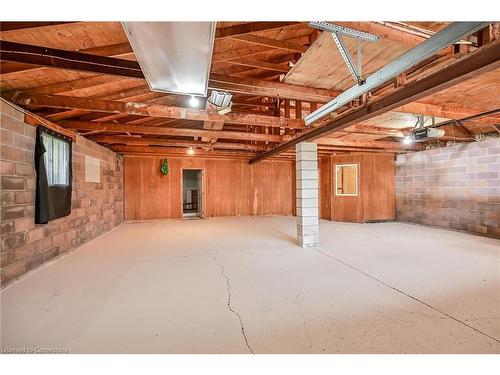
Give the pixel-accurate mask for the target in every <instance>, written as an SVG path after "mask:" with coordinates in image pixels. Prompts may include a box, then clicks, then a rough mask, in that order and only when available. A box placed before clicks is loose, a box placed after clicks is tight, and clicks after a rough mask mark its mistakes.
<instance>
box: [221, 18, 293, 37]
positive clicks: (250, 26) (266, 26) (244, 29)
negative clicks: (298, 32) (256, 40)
mask: <svg viewBox="0 0 500 375" xmlns="http://www.w3.org/2000/svg"><path fill="white" fill-rule="evenodd" d="M298 24H300V22H249V23H244V24H240V25H234V26H228V27H222V28H220V29H217V31H216V32H215V38H216V39H222V38H231V37H234V36H237V35H242V34H249V33H253V32H255V31H264V30H275V29H282V28H285V27H290V26H296V25H298Z"/></svg>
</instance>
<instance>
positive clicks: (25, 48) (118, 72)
mask: <svg viewBox="0 0 500 375" xmlns="http://www.w3.org/2000/svg"><path fill="white" fill-rule="evenodd" d="M0 52H1V53H2V59H4V60H13V61H20V62H28V63H35V64H38V65H43V66H48V67H55V68H62V69H71V70H77V71H85V72H91V73H104V74H110V75H115V76H124V77H131V78H144V76H143V73H142V71H141V70H140V66H139V64H138V63H137V62H136V61H131V60H124V59H118V58H113V57H107V56H97V55H92V54H89V53H81V52H74V51H65V50H58V49H54V48H44V47H38V46H32V45H26V44H20V43H12V42H2V43H1V45H0ZM209 87H210V88H211V89H216V90H227V91H231V92H236V93H243V94H250V95H260V96H272V97H281V98H288V99H296V100H304V101H312V102H318V103H326V102H328V101H330V100H331V99H333V98H334V97H335V96H337V95H338V94H339V92H338V91H333V90H325V89H317V88H312V87H304V86H295V85H289V84H285V83H279V82H271V81H265V80H259V79H253V78H240V77H229V76H223V75H220V74H211V75H210V81H209Z"/></svg>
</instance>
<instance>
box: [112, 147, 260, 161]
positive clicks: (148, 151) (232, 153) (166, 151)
mask: <svg viewBox="0 0 500 375" xmlns="http://www.w3.org/2000/svg"><path fill="white" fill-rule="evenodd" d="M109 148H110V149H111V150H113V151H114V152H117V153H119V154H123V155H152V156H156V155H162V156H168V157H190V158H199V157H203V158H207V159H233V160H234V159H243V160H248V159H250V158H251V157H252V156H254V155H255V152H251V151H241V150H202V149H194V155H187V154H186V151H187V149H186V148H182V147H164V146H130V145H114V146H110V147H109Z"/></svg>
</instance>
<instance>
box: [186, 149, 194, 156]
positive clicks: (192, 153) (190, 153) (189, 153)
mask: <svg viewBox="0 0 500 375" xmlns="http://www.w3.org/2000/svg"><path fill="white" fill-rule="evenodd" d="M187 153H188V155H194V150H193V148H192V147H189V149H188V151H187Z"/></svg>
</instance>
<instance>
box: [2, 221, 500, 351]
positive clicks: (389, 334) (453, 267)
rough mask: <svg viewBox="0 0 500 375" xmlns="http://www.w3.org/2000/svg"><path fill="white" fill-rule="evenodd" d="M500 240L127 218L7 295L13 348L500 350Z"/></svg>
mask: <svg viewBox="0 0 500 375" xmlns="http://www.w3.org/2000/svg"><path fill="white" fill-rule="evenodd" d="M499 245H500V241H498V240H494V239H488V238H483V237H478V236H473V235H467V234H463V233H457V232H451V231H446V230H439V229H431V228H426V227H420V226H416V225H410V224H401V223H384V224H365V225H358V224H347V223H332V222H327V221H322V222H321V246H320V247H319V248H318V249H301V248H299V247H297V246H295V219H294V218H293V217H266V218H224V219H210V220H190V221H157V222H147V223H135V224H125V225H122V226H120V227H118V228H117V229H115V230H113V231H111V232H110V233H108V234H106V235H104V236H103V237H101V238H99V239H97V240H95V241H93V242H91V243H89V244H87V245H85V246H84V247H82V248H80V249H78V250H76V251H75V252H73V253H70V254H69V255H67V256H65V257H62V258H60V259H58V260H56V261H54V262H52V263H50V264H48V265H46V266H44V267H42V268H40V269H39V270H36V271H34V272H32V273H30V274H29V275H28V276H26V277H25V278H23V279H21V280H20V281H18V282H16V283H14V284H12V285H11V286H8V287H7V288H5V289H4V290H3V291H1V302H2V305H1V312H2V319H1V323H2V326H1V334H2V336H1V344H2V347H3V348H12V347H44V348H60V349H68V350H69V351H70V352H71V353H81V352H86V353H249V352H253V353H500V320H499V319H500V272H499V271H500V263H499V262H500V246H499Z"/></svg>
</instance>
